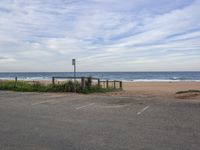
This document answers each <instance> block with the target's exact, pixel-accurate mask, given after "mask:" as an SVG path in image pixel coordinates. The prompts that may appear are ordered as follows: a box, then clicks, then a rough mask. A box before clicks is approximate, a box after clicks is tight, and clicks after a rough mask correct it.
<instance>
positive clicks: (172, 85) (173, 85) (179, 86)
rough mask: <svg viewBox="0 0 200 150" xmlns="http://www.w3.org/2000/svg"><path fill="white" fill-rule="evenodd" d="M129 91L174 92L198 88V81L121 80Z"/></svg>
mask: <svg viewBox="0 0 200 150" xmlns="http://www.w3.org/2000/svg"><path fill="white" fill-rule="evenodd" d="M123 89H124V90H125V91H129V92H145V93H146V92H147V93H148V92H150V93H176V92H178V91H185V90H191V89H195V90H198V89H199V90H200V82H123Z"/></svg>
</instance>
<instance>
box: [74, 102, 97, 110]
mask: <svg viewBox="0 0 200 150" xmlns="http://www.w3.org/2000/svg"><path fill="white" fill-rule="evenodd" d="M94 104H95V103H90V104H88V105H84V106H81V107H77V108H76V110H78V109H81V108H85V107H88V106H92V105H94Z"/></svg>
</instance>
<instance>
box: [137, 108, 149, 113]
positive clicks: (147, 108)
mask: <svg viewBox="0 0 200 150" xmlns="http://www.w3.org/2000/svg"><path fill="white" fill-rule="evenodd" d="M148 108H149V106H146V107H144V108H143V109H142V110H140V111H139V112H138V113H137V115H140V114H141V113H142V112H144V111H145V110H147V109H148Z"/></svg>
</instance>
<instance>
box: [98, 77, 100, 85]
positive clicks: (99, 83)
mask: <svg viewBox="0 0 200 150" xmlns="http://www.w3.org/2000/svg"><path fill="white" fill-rule="evenodd" d="M98 86H99V87H100V79H98Z"/></svg>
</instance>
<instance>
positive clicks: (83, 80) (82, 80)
mask: <svg viewBox="0 0 200 150" xmlns="http://www.w3.org/2000/svg"><path fill="white" fill-rule="evenodd" d="M81 87H82V88H83V89H84V88H85V78H84V77H81Z"/></svg>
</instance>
